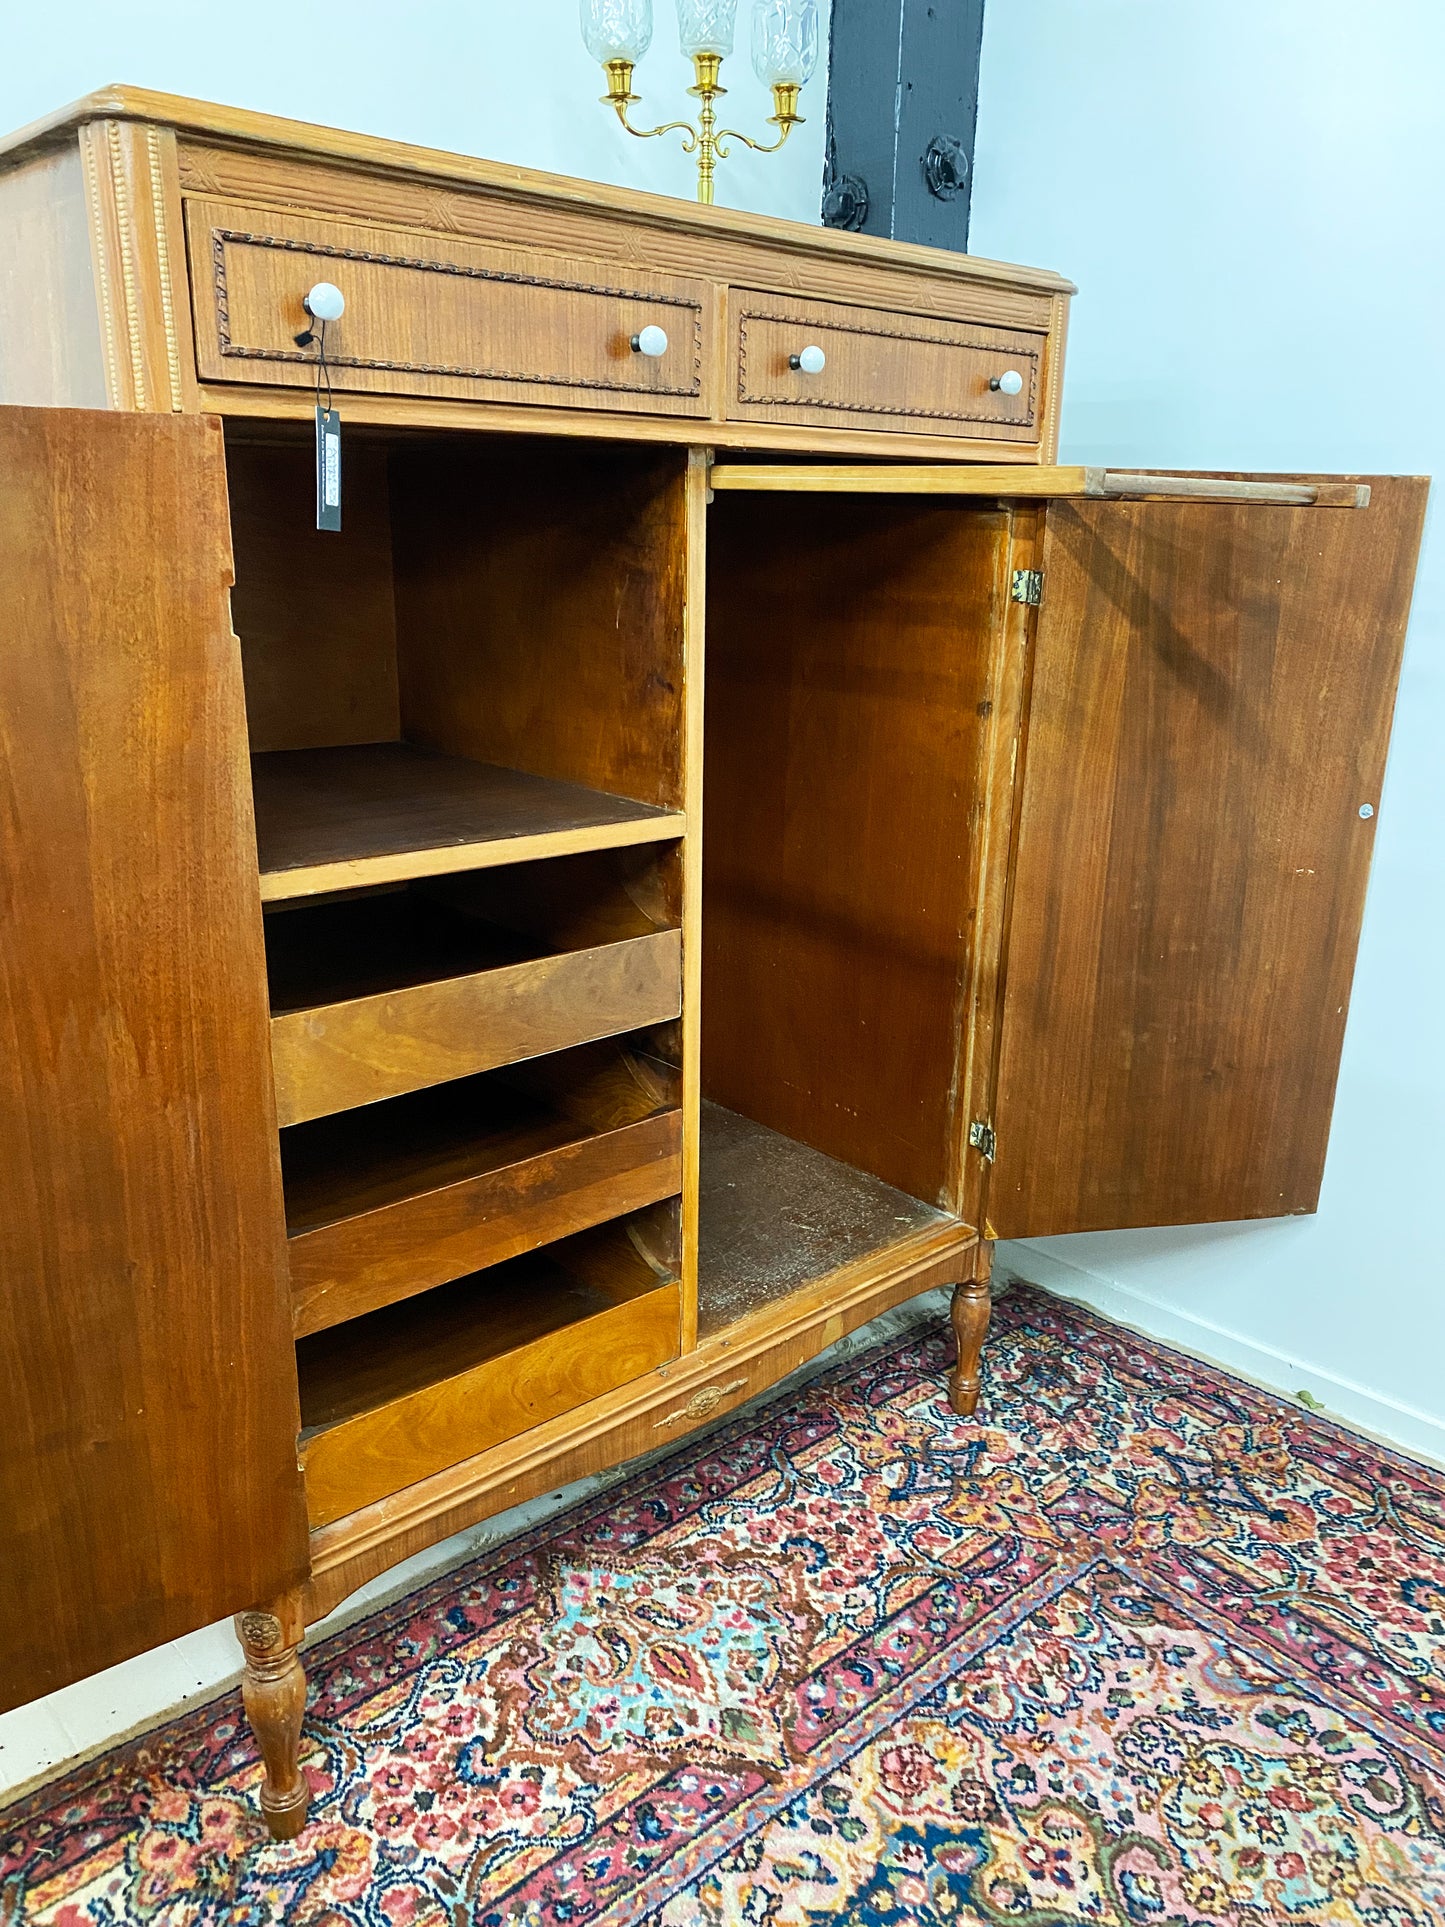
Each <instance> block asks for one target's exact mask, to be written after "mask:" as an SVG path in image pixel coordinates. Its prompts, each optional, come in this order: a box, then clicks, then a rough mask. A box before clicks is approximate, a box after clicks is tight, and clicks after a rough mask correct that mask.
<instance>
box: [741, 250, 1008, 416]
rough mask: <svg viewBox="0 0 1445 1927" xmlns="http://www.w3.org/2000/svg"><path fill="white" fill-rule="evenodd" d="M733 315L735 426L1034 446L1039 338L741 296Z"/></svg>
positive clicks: (750, 294) (784, 297)
mask: <svg viewBox="0 0 1445 1927" xmlns="http://www.w3.org/2000/svg"><path fill="white" fill-rule="evenodd" d="M729 313H730V321H729V326H730V330H731V338H732V342H733V352H734V359H735V375H734V379H733V382H732V391H731V394H730V396H729V401H728V414H729V415H730V416H731V418H732V419H733V420H734V421H767V422H803V423H808V424H810V425H814V426H816V427H819V428H871V429H873V430H875V431H877V430H879V429H885V430H886V429H898V430H900V431H902V432H904V433H908V434H918V435H949V436H954V437H975V436H978V437H983V438H986V439H988V440H992V441H1009V442H1034V441H1037V440H1038V434H1039V431H1038V415H1039V406H1040V393H1041V383H1040V373H1041V367H1042V361H1043V350H1044V340H1045V337H1044V336H1043V335H1042V334H1030V333H1025V332H1022V331H1019V330H1016V329H1011V328H992V327H989V326H987V325H985V324H983V323H974V322H962V321H942V320H935V319H934V318H932V317H931V316H928V315H904V314H889V313H886V312H885V311H883V310H881V309H873V308H854V307H844V306H840V305H839V304H838V303H836V302H831V301H801V300H796V299H794V298H793V297H792V296H790V295H781V294H762V293H755V292H753V291H752V290H750V289H746V288H734V289H733V291H732V295H731V298H730V303H729ZM994 382H998V383H999V384H1000V385H999V386H998V387H994V386H991V384H992V383H994Z"/></svg>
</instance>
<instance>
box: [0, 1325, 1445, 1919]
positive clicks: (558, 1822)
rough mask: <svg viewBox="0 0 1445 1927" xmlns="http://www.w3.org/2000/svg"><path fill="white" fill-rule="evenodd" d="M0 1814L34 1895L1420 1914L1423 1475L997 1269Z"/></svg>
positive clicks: (768, 1914) (10, 1876) (353, 1903)
mask: <svg viewBox="0 0 1445 1927" xmlns="http://www.w3.org/2000/svg"><path fill="white" fill-rule="evenodd" d="M948 1353H949V1341H948V1339H947V1336H946V1334H945V1332H944V1330H943V1329H942V1328H940V1327H939V1326H938V1325H937V1324H934V1323H927V1324H922V1325H919V1326H917V1327H915V1328H913V1329H911V1330H909V1331H906V1332H905V1333H904V1334H903V1335H902V1337H896V1336H895V1337H894V1338H892V1339H890V1340H889V1341H888V1342H886V1343H885V1344H883V1345H881V1346H879V1347H877V1348H876V1349H874V1350H873V1351H871V1352H869V1353H866V1354H861V1355H859V1356H856V1357H854V1358H853V1359H851V1360H849V1361H848V1362H847V1363H846V1364H844V1365H843V1366H841V1367H838V1368H836V1369H833V1370H831V1371H830V1372H829V1373H828V1374H827V1375H825V1376H823V1377H821V1378H818V1379H815V1380H814V1381H812V1382H811V1383H810V1384H807V1385H805V1386H804V1387H803V1388H802V1389H801V1390H796V1389H795V1390H793V1391H791V1392H789V1393H786V1394H784V1395H782V1396H780V1397H779V1398H778V1399H776V1400H775V1401H774V1403H773V1404H772V1405H771V1406H770V1407H768V1408H766V1409H765V1410H764V1411H763V1412H762V1413H761V1415H760V1414H759V1413H757V1412H754V1413H752V1414H751V1415H750V1416H749V1417H748V1418H747V1419H746V1420H745V1421H742V1422H738V1423H735V1424H733V1425H732V1426H730V1427H727V1426H725V1427H723V1428H722V1429H719V1430H717V1431H714V1432H713V1433H711V1434H710V1435H709V1436H707V1437H706V1438H704V1439H703V1440H701V1441H695V1442H694V1443H693V1444H691V1445H690V1446H688V1447H686V1448H684V1449H682V1450H680V1451H679V1452H678V1453H677V1454H676V1455H675V1456H674V1457H673V1458H671V1459H670V1460H669V1461H667V1462H666V1463H664V1464H662V1465H661V1466H657V1465H654V1466H653V1467H651V1468H650V1469H649V1470H648V1471H647V1472H646V1473H644V1474H642V1475H640V1476H638V1477H636V1478H634V1479H633V1480H632V1481H631V1482H630V1483H628V1484H625V1485H621V1486H614V1487H612V1488H611V1489H610V1490H608V1491H607V1492H605V1493H602V1494H601V1495H598V1496H595V1497H593V1498H592V1499H590V1500H588V1501H587V1502H585V1503H584V1504H582V1505H581V1506H579V1507H577V1508H575V1509H574V1510H573V1511H571V1512H570V1513H567V1514H564V1515H562V1516H560V1517H557V1518H553V1519H552V1520H551V1521H550V1522H549V1523H548V1524H547V1525H546V1526H544V1527H542V1528H540V1529H539V1530H537V1531H536V1532H535V1533H533V1534H532V1535H531V1536H530V1537H526V1538H523V1539H519V1540H514V1541H512V1542H511V1543H510V1544H507V1545H505V1546H503V1547H500V1548H498V1549H495V1550H493V1551H492V1552H490V1553H489V1554H488V1555H487V1556H486V1557H484V1558H482V1559H479V1560H478V1561H477V1562H476V1563H474V1564H472V1565H470V1566H467V1567H464V1568H462V1569H461V1570H459V1571H455V1572H452V1573H449V1574H447V1575H446V1576H445V1577H444V1578H442V1579H440V1580H437V1581H434V1582H433V1583H432V1584H431V1585H429V1586H428V1587H427V1588H426V1589H425V1590H424V1591H421V1592H419V1593H416V1594H414V1595H413V1596H412V1597H410V1598H409V1599H406V1600H404V1601H402V1602H400V1603H399V1604H396V1605H394V1606H391V1607H389V1608H387V1609H386V1610H385V1611H383V1612H381V1613H378V1614H377V1615H375V1616H374V1617H372V1618H371V1619H369V1620H365V1621H363V1622H361V1623H359V1624H357V1625H354V1626H352V1627H351V1628H350V1629H348V1630H347V1631H345V1632H343V1633H341V1634H338V1635H336V1636H335V1637H333V1638H332V1639H331V1640H330V1641H329V1642H328V1643H326V1644H325V1645H323V1646H322V1647H320V1648H319V1649H318V1650H316V1651H313V1653H312V1654H311V1656H310V1660H309V1666H310V1670H311V1675H312V1682H313V1692H312V1712H311V1717H310V1720H309V1724H308V1740H307V1761H308V1765H309V1770H310V1773H311V1777H312V1780H313V1783H314V1785H315V1789H316V1800H315V1807H314V1814H315V1822H314V1824H313V1825H312V1826H311V1827H310V1828H309V1829H308V1831H307V1832H306V1833H305V1835H304V1836H303V1837H302V1839H301V1840H299V1841H297V1842H295V1843H294V1844H292V1845H290V1846H284V1847H281V1846H271V1845H268V1844H267V1843H266V1842H265V1840H264V1839H263V1837H262V1834H261V1830H260V1827H259V1824H258V1822H257V1820H256V1818H255V1814H254V1809H253V1806H252V1803H251V1794H252V1791H253V1788H254V1784H255V1780H256V1775H257V1766H256V1760H255V1756H254V1753H253V1751H252V1748H251V1744H250V1742H249V1739H248V1738H247V1736H246V1733H245V1729H244V1726H243V1725H242V1723H241V1721H240V1715H239V1707H238V1704H237V1702H236V1698H235V1696H234V1695H233V1696H231V1697H230V1698H227V1699H225V1700H223V1701H220V1702H218V1703H216V1704H214V1705H212V1706H210V1707H209V1708H206V1709H205V1710H203V1711H202V1712H199V1713H193V1714H190V1715H188V1716H187V1717H186V1718H184V1719H183V1720H180V1721H178V1722H176V1723H175V1724H173V1725H172V1726H169V1727H167V1728H165V1729H163V1730H161V1731H159V1732H156V1733H153V1734H151V1735H150V1736H148V1737H147V1738H146V1739H145V1740H143V1741H141V1742H138V1743H132V1744H131V1745H129V1746H128V1747H126V1748H123V1749H122V1750H120V1751H118V1752H116V1753H113V1754H111V1755H110V1756H109V1757H108V1758H107V1759H105V1760H103V1761H100V1762H97V1763H94V1764H92V1765H90V1766H88V1767H86V1768H85V1769H83V1770H81V1771H79V1772H77V1773H75V1774H73V1775H72V1776H71V1777H70V1778H69V1779H68V1780H66V1781H63V1782H61V1783H58V1784H53V1785H51V1786H50V1787H48V1788H46V1789H45V1790H44V1791H43V1792H42V1793H40V1794H39V1795H36V1796H33V1797H32V1798H31V1800H30V1801H29V1803H28V1804H27V1805H24V1806H22V1807H20V1808H18V1809H12V1810H11V1811H10V1812H8V1813H7V1814H6V1815H5V1816H4V1818H5V1820H6V1822H7V1823H8V1824H7V1826H6V1828H5V1839H6V1842H7V1845H6V1849H5V1853H4V1857H3V1859H0V1922H4V1923H5V1924H6V1927H17V1924H18V1923H20V1922H26V1923H28V1922H31V1921H35V1922H46V1923H50V1924H51V1927H85V1924H87V1923H104V1927H122V1924H123V1923H129V1922H147V1923H149V1922H161V1923H165V1927H192V1923H202V1922H216V1923H222V1922H224V1923H226V1924H227V1927H252V1924H253V1923H254V1924H255V1927H260V1924H261V1923H263V1922H264V1923H268V1927H269V1923H288V1924H290V1927H352V1924H353V1923H355V1924H357V1927H360V1923H366V1924H367V1927H463V1924H465V1927H581V1924H582V1923H588V1924H589V1927H590V1923H602V1922H607V1923H624V1922H626V1923H639V1924H643V1923H645V1924H646V1927H694V1923H704V1924H706V1927H713V1924H718V1927H722V1924H723V1923H726V1924H727V1927H732V1923H739V1924H742V1927H864V1924H865V1923H866V1924H867V1927H896V1924H901V1923H905V1922H906V1923H909V1927H916V1924H917V1923H924V1924H925V1927H927V1924H929V1923H947V1924H948V1927H956V1924H957V1923H961V1922H988V1923H1000V1922H1010V1923H1012V1922H1030V1923H1036V1924H1037V1927H1044V1924H1045V1923H1064V1922H1075V1921H1079V1922H1101V1923H1117V1924H1118V1927H1125V1924H1126V1923H1147V1924H1148V1927H1180V1924H1181V1923H1190V1924H1191V1927H1193V1924H1195V1923H1198V1924H1201V1927H1203V1924H1210V1923H1218V1922H1221V1921H1225V1922H1243V1923H1251V1927H1254V1924H1260V1923H1276V1922H1298V1923H1306V1922H1309V1923H1313V1922H1325V1921H1329V1922H1345V1923H1349V1924H1350V1927H1425V1923H1445V1475H1442V1474H1440V1473H1437V1472H1433V1471H1428V1470H1424V1469H1422V1468H1421V1467H1419V1466H1417V1465H1414V1464H1412V1463H1411V1462H1410V1461H1408V1460H1406V1459H1404V1458H1401V1457H1398V1456H1396V1455H1394V1454H1392V1453H1390V1452H1388V1451H1385V1450H1383V1449H1381V1448H1378V1447H1376V1446H1373V1445H1370V1444H1367V1443H1365V1442H1363V1441H1361V1440H1360V1439H1358V1438H1355V1437H1353V1436H1351V1435H1350V1434H1348V1433H1346V1432H1344V1431H1342V1430H1340V1429H1338V1428H1336V1427H1335V1426H1332V1425H1330V1424H1328V1423H1323V1422H1321V1421H1320V1420H1319V1419H1317V1418H1313V1417H1311V1416H1309V1415H1308V1414H1307V1413H1304V1412H1302V1411H1300V1410H1297V1409H1295V1408H1293V1407H1291V1406H1289V1405H1287V1404H1285V1403H1283V1402H1281V1401H1279V1400H1277V1399H1273V1398H1270V1397H1268V1396H1267V1395H1265V1394H1262V1393H1259V1392H1257V1391H1255V1390H1253V1389H1252V1388H1251V1387H1248V1386H1246V1385H1243V1384H1241V1383H1240V1382H1239V1381H1237V1380H1235V1379H1232V1378H1229V1377H1227V1376H1226V1375H1224V1374H1222V1373H1220V1372H1218V1371H1215V1370H1212V1369H1210V1368H1208V1367H1205V1366H1201V1365H1198V1364H1196V1363H1194V1362H1193V1361H1191V1360H1189V1359H1186V1358H1183V1357H1181V1356H1179V1355H1178V1354H1176V1353H1173V1352H1170V1351H1168V1350H1166V1349H1165V1348H1163V1347H1161V1346H1158V1345H1155V1344H1152V1343H1148V1342H1146V1341H1144V1340H1142V1339H1139V1338H1136V1337H1134V1336H1132V1335H1131V1334H1129V1333H1127V1332H1124V1331H1121V1330H1119V1329H1117V1328H1115V1327H1111V1326H1108V1325H1105V1324H1102V1323H1100V1322H1097V1321H1095V1320H1094V1319H1092V1318H1091V1317H1090V1316H1088V1315H1087V1314H1086V1313H1083V1312H1080V1311H1077V1310H1075V1309H1073V1308H1070V1307H1065V1306H1063V1305H1061V1304H1059V1303H1057V1302H1055V1301H1053V1300H1051V1299H1048V1298H1046V1297H1044V1296H1042V1295H1041V1294H1038V1293H1035V1292H1033V1291H1028V1290H1020V1291H1016V1292H1015V1293H1013V1294H1011V1295H1010V1296H1008V1297H1007V1298H1005V1299H1004V1300H1003V1302H1002V1303H1001V1304H1000V1306H999V1310H998V1316H997V1322H996V1328H995V1333H994V1337H993V1341H992V1344H991V1347H990V1353H989V1379H988V1385H987V1391H986V1398H987V1408H986V1410H987V1417H986V1422H985V1423H984V1424H983V1425H981V1426H976V1425H973V1424H971V1423H967V1422H964V1421H960V1420H957V1419H955V1418H953V1417H952V1416H951V1415H950V1414H949V1412H948V1411H947V1409H946V1407H945V1405H944V1402H943V1398H942V1394H941V1389H940V1388H941V1384H942V1378H943V1373H944V1369H945V1366H946V1363H947V1361H948Z"/></svg>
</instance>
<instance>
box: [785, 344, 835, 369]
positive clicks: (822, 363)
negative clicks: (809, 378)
mask: <svg viewBox="0 0 1445 1927" xmlns="http://www.w3.org/2000/svg"><path fill="white" fill-rule="evenodd" d="M788 366H789V367H790V368H793V369H796V370H797V371H798V372H800V373H801V374H804V375H821V374H822V372H823V370H824V369H825V368H826V367H827V366H828V357H827V356H826V355H825V354H824V353H823V350H822V349H821V348H819V347H817V346H815V345H810V346H808V347H806V348H804V350H803V351H802V353H801V354H797V355H789V356H788Z"/></svg>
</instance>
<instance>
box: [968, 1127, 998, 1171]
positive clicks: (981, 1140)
mask: <svg viewBox="0 0 1445 1927" xmlns="http://www.w3.org/2000/svg"><path fill="white" fill-rule="evenodd" d="M968 1141H969V1143H970V1144H971V1145H972V1146H973V1148H974V1150H975V1151H977V1152H978V1154H979V1156H980V1157H981V1158H982V1159H983V1161H984V1163H985V1164H992V1163H993V1160H994V1153H995V1152H996V1151H997V1150H998V1139H997V1138H996V1137H995V1136H994V1134H993V1126H992V1125H991V1124H986V1123H985V1122H984V1121H983V1119H982V1118H981V1117H976V1118H975V1119H974V1120H973V1122H972V1124H970V1125H969V1127H968Z"/></svg>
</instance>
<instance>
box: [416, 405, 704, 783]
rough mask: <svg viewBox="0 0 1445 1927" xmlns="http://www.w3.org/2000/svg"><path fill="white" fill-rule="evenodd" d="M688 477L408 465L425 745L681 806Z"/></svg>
mask: <svg viewBox="0 0 1445 1927" xmlns="http://www.w3.org/2000/svg"><path fill="white" fill-rule="evenodd" d="M684 474H685V461H684V458H683V457H682V456H681V455H680V454H678V453H675V452H672V451H664V452H660V453H658V452H653V451H650V450H633V449H627V448H621V447H614V448H600V447H599V448H592V447H584V446H581V445H574V446H571V447H566V446H562V447H559V446H558V445H557V444H555V443H552V444H548V443H519V442H514V443H512V444H510V445H507V444H502V445H498V444H495V443H494V444H492V445H490V446H475V445H474V446H472V447H458V446H456V445H455V444H453V445H451V446H450V447H446V448H427V449H424V450H416V451H413V452H410V453H406V454H400V453H399V454H397V455H395V456H394V457H393V459H392V500H393V521H394V535H395V543H396V611H397V628H398V634H399V641H400V649H401V703H402V722H403V734H404V735H405V736H406V737H407V738H408V740H410V741H412V742H415V743H418V744H423V745H426V746H428V747H430V748H432V749H437V750H442V751H446V752H448V753H450V754H452V755H457V756H471V757H475V758H476V759H477V760H478V761H479V762H486V763H500V764H503V765H505V766H506V767H507V768H510V769H521V770H530V771H532V772H533V773H534V774H535V775H538V776H550V777H556V778H559V779H560V780H561V781H563V782H569V783H582V784H585V785H586V786H587V787H588V788H589V789H596V790H604V791H606V792H607V793H608V794H609V795H612V796H622V797H632V798H635V799H636V801H638V802H639V803H650V804H654V805H657V806H660V807H663V808H667V809H676V808H678V807H679V806H680V804H681V802H682V798H683V775H682V724H683V713H682V703H683V674H682V637H683V597H684V585H685V580H686V527H685V511H684Z"/></svg>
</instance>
